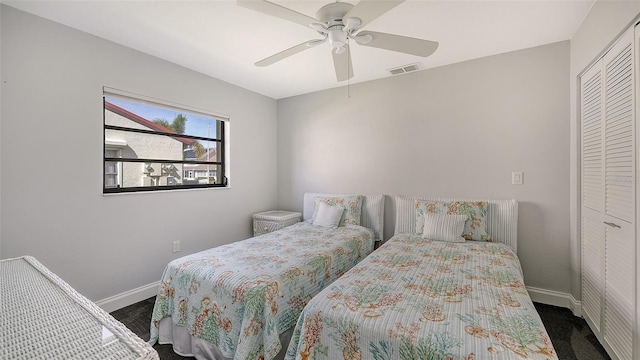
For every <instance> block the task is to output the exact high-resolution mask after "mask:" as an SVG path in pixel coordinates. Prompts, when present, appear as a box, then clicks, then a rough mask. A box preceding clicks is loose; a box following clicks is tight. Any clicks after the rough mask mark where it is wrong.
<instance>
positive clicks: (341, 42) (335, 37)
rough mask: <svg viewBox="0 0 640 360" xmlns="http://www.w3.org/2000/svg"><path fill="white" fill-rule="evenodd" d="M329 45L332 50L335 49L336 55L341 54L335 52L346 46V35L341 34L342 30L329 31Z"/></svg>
mask: <svg viewBox="0 0 640 360" xmlns="http://www.w3.org/2000/svg"><path fill="white" fill-rule="evenodd" d="M329 44H331V47H332V48H334V49H336V54H341V52H340V53H339V52H337V49H338V48H344V46H345V45H346V44H347V34H346V33H345V32H343V31H342V29H332V30H329ZM343 52H344V50H343Z"/></svg>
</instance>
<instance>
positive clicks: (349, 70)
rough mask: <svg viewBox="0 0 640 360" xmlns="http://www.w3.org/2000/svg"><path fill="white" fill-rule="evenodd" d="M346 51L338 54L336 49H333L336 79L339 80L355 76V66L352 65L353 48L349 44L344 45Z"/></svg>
mask: <svg viewBox="0 0 640 360" xmlns="http://www.w3.org/2000/svg"><path fill="white" fill-rule="evenodd" d="M344 46H345V48H346V51H344V52H342V53H340V54H337V53H336V52H335V51H331V55H333V67H334V68H335V70H336V79H338V81H345V80H348V79H351V78H352V77H353V66H352V65H351V50H349V45H348V44H345V45H344Z"/></svg>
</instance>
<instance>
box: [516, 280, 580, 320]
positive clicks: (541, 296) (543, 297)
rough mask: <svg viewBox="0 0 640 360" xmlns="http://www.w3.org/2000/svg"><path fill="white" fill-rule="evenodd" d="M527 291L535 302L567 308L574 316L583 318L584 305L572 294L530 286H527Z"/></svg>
mask: <svg viewBox="0 0 640 360" xmlns="http://www.w3.org/2000/svg"><path fill="white" fill-rule="evenodd" d="M527 291H528V292H529V296H530V297H531V300H533V301H534V302H538V303H542V304H547V305H553V306H559V307H563V308H567V309H569V310H571V312H572V313H573V315H575V316H582V304H581V303H580V301H578V300H576V299H575V298H574V297H573V295H571V294H567V293H562V292H559V291H552V290H545V289H540V288H535V287H530V286H527Z"/></svg>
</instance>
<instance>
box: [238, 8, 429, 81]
mask: <svg viewBox="0 0 640 360" xmlns="http://www.w3.org/2000/svg"><path fill="white" fill-rule="evenodd" d="M403 1H404V0H360V2H358V3H357V4H356V5H355V6H354V5H352V4H350V3H347V2H334V3H330V4H327V5H325V6H323V7H321V8H320V9H318V11H317V12H316V18H317V19H315V18H312V17H310V16H307V15H305V14H302V13H299V12H297V11H294V10H291V9H289V8H286V7H283V6H280V5H278V4H274V3H272V2H269V1H266V0H236V3H237V4H238V5H239V6H241V7H244V8H247V9H251V10H255V11H258V12H261V13H264V14H267V15H271V16H275V17H277V18H280V19H284V20H287V21H292V22H295V23H297V24H300V25H302V26H305V27H310V28H312V29H313V30H315V31H317V32H318V33H319V34H320V35H322V39H314V40H309V41H305V42H303V43H301V44H298V45H296V46H294V47H291V48H289V49H286V50H284V51H281V52H279V53H276V54H274V55H271V56H269V57H267V58H265V59H262V60H260V61H258V62H257V63H255V65H256V66H268V65H271V64H274V63H276V62H278V61H280V60H283V59H285V58H287V57H289V56H292V55H295V54H297V53H299V52H301V51H304V50H306V49H308V48H311V47H313V46H318V45H320V44H323V43H325V42H327V41H328V42H329V44H330V45H331V48H332V51H331V54H332V56H333V66H334V69H335V72H336V78H337V79H338V81H344V80H347V79H350V78H351V77H353V67H352V64H351V58H350V57H351V54H350V51H349V40H353V41H355V42H356V43H357V44H359V45H364V46H371V47H376V48H380V49H385V50H392V51H398V52H402V53H407V54H411V55H417V56H423V57H427V56H429V55H431V54H433V53H434V52H435V51H436V49H437V48H438V43H437V42H435V41H429V40H423V39H416V38H412V37H407V36H401V35H394V34H388V33H381V32H375V31H360V30H361V29H362V28H363V27H365V26H366V25H367V24H369V23H370V22H371V21H373V20H375V19H377V18H378V17H380V16H381V15H383V14H384V13H386V12H387V11H389V10H391V9H393V8H394V7H396V6H398V5H399V4H400V3H402V2H403Z"/></svg>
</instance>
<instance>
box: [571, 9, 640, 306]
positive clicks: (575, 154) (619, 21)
mask: <svg viewBox="0 0 640 360" xmlns="http://www.w3.org/2000/svg"><path fill="white" fill-rule="evenodd" d="M639 13H640V1H603V0H598V1H596V3H595V4H594V6H593V7H592V8H591V11H590V12H589V14H588V15H587V17H586V18H585V19H584V20H583V22H582V24H581V25H580V28H578V30H577V31H576V33H575V34H574V35H573V38H572V39H571V68H570V71H571V74H570V97H569V99H570V104H571V105H570V109H571V117H570V120H569V122H570V128H571V131H570V134H571V139H570V143H571V180H570V184H571V275H572V284H571V293H572V295H573V296H574V297H575V298H576V299H580V298H581V296H580V235H579V234H580V221H579V216H580V214H579V210H578V209H579V206H580V202H579V183H578V179H579V174H580V171H581V170H580V167H579V162H580V158H579V156H580V151H579V149H580V144H579V143H578V138H579V135H580V133H579V126H578V124H579V120H578V113H579V110H578V105H577V104H579V102H578V94H577V89H578V84H579V77H578V76H579V75H580V73H582V72H583V71H584V70H586V69H587V68H588V67H589V65H591V64H592V63H593V62H595V60H596V58H598V57H600V56H601V55H602V54H603V52H604V51H605V50H606V49H607V48H608V47H609V46H610V45H611V44H612V43H613V41H614V40H615V39H617V38H618V36H619V35H620V34H621V33H622V32H623V31H624V30H626V29H627V28H628V27H629V26H630V25H631V21H632V20H633V19H637V18H638V16H639Z"/></svg>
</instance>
